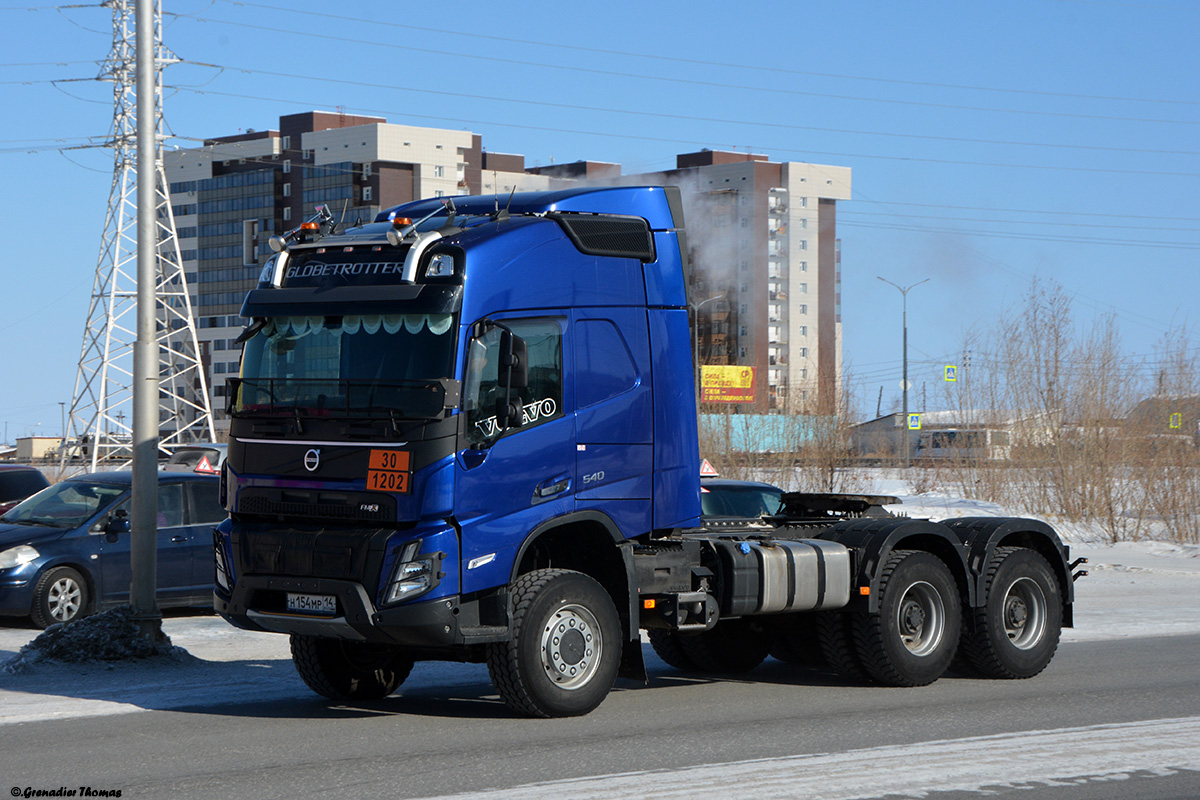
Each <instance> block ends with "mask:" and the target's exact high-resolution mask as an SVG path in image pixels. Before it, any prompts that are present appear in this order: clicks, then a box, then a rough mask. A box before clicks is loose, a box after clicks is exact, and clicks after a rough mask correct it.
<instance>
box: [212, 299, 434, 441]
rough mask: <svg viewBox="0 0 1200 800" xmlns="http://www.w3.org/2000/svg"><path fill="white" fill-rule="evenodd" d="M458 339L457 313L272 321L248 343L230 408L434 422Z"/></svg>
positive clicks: (235, 409)
mask: <svg viewBox="0 0 1200 800" xmlns="http://www.w3.org/2000/svg"><path fill="white" fill-rule="evenodd" d="M454 339H455V337H454V316H453V315H452V314H374V315H366V314H364V315H352V314H347V315H345V316H326V317H274V318H271V319H268V320H267V321H266V324H265V325H264V326H263V327H262V329H261V330H259V331H258V332H257V333H256V334H255V335H254V336H253V337H251V338H250V339H249V340H248V341H247V342H246V349H245V352H244V354H243V357H242V375H241V378H240V380H239V381H238V384H237V394H236V396H235V402H234V407H233V410H234V413H235V414H253V413H278V412H281V411H282V412H285V413H303V414H305V415H309V416H331V415H334V414H361V413H367V412H371V411H384V412H387V413H395V414H396V415H397V416H400V417H409V418H429V417H434V416H437V415H438V414H440V413H441V412H442V411H443V410H444V402H445V387H444V385H443V383H442V381H443V380H444V379H449V378H451V377H453V374H454V373H453V369H454Z"/></svg>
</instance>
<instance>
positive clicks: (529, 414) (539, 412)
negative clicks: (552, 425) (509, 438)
mask: <svg viewBox="0 0 1200 800" xmlns="http://www.w3.org/2000/svg"><path fill="white" fill-rule="evenodd" d="M556 411H558V404H557V403H555V402H554V398H552V397H547V398H546V399H544V400H534V401H533V402H532V403H527V404H526V405H524V406H522V407H521V424H522V425H528V424H529V423H531V422H537V421H538V420H539V419H541V418H542V417H552V416H554V413H555V412H556ZM475 427H476V428H478V429H479V432H480V433H482V434H483V435H484V436H495V435H496V434H497V433H499V432H500V429H499V426H498V425H497V423H496V418H495V417H488V418H487V419H481V420H479V422H476V423H475Z"/></svg>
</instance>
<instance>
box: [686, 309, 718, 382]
mask: <svg viewBox="0 0 1200 800" xmlns="http://www.w3.org/2000/svg"><path fill="white" fill-rule="evenodd" d="M724 297H725V295H723V294H715V295H713V296H712V297H710V298H708V299H707V300H701V301H700V302H699V303H688V305H689V306H691V307H692V359H693V360H694V361H695V364H696V398H697V403H699V398H700V309H701V308H703V307H704V306H706V305H708V304H709V303H711V302H712V301H714V300H721V299H722V298H724Z"/></svg>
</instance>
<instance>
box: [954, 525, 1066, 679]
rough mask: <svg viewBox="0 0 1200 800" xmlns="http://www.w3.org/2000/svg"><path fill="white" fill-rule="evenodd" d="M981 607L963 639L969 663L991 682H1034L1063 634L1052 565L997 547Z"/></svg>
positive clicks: (1030, 553)
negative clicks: (1014, 680) (1004, 679)
mask: <svg viewBox="0 0 1200 800" xmlns="http://www.w3.org/2000/svg"><path fill="white" fill-rule="evenodd" d="M985 589H986V594H985V596H984V597H985V600H984V605H983V606H982V607H981V608H978V609H976V610H975V613H974V614H973V615H972V617H971V619H970V621H969V622H970V625H969V627H968V629H967V631H966V634H965V637H966V638H964V639H963V644H962V648H963V653H964V655H965V656H966V657H967V660H968V662H969V663H970V664H971V666H972V667H974V668H975V669H976V670H978V671H979V672H980V673H981V674H982V675H984V676H986V677H989V678H1032V677H1033V676H1034V675H1037V674H1038V673H1039V672H1041V671H1042V670H1044V669H1045V668H1046V665H1047V664H1049V663H1050V659H1052V658H1053V657H1054V651H1055V650H1057V649H1058V639H1059V635H1060V634H1061V632H1062V607H1063V604H1062V593H1061V592H1060V591H1059V586H1058V580H1057V579H1056V578H1055V577H1054V573H1053V572H1051V571H1050V565H1049V564H1048V563H1046V559H1045V558H1043V557H1042V556H1041V555H1040V554H1039V553H1037V552H1035V551H1033V550H1029V549H1026V548H1023V547H998V548H996V552H995V553H994V554H993V555H992V558H991V560H990V561H989V562H988V570H987V583H986V587H985Z"/></svg>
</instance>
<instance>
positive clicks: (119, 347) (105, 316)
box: [62, 0, 216, 470]
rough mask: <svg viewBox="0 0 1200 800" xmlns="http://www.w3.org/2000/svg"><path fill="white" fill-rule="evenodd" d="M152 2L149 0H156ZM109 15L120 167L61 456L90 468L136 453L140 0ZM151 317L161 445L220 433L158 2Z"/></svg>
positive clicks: (170, 58) (106, 68)
mask: <svg viewBox="0 0 1200 800" xmlns="http://www.w3.org/2000/svg"><path fill="white" fill-rule="evenodd" d="M152 1H153V0H143V2H152ZM104 5H105V6H107V7H109V8H111V9H112V12H113V39H112V52H111V53H110V54H109V56H108V59H107V60H106V61H105V63H104V65H103V66H102V68H101V72H100V79H101V80H107V81H111V82H112V85H113V130H112V141H111V143H110V146H111V147H112V149H113V156H114V159H115V161H114V166H113V179H112V188H111V190H110V192H109V196H108V211H107V213H106V214H105V221H104V233H103V234H102V236H101V239H100V257H99V260H98V261H97V263H96V279H95V282H94V283H93V286H92V298H91V305H90V308H89V309H88V318H87V325H86V327H85V328H84V331H83V348H82V350H81V352H80V356H79V370H78V372H77V373H76V377H75V393H74V395H73V399H72V401H71V412H70V431H71V435H72V437H73V439H74V441H75V443H77V445H78V446H77V447H68V446H67V445H66V443H64V447H63V451H62V452H63V459H64V461H65V460H66V459H67V458H68V457H69V456H70V455H72V454H78V455H82V456H83V457H84V458H86V459H87V460H89V461H90V462H91V468H92V469H93V470H94V469H96V468H97V467H99V466H102V465H104V466H107V465H112V464H116V463H120V462H124V461H128V460H129V458H130V444H131V442H132V433H133V428H132V426H133V414H132V413H131V409H132V396H133V348H134V344H135V343H136V341H137V149H136V139H137V119H136V100H137V95H136V54H135V42H134V33H135V16H134V10H135V6H134V0H106V2H105V3H104ZM154 53H155V68H154V109H155V132H156V135H155V164H156V168H155V184H156V189H155V215H154V217H155V226H154V227H155V231H156V239H157V248H156V258H155V261H156V268H155V314H156V317H157V326H156V328H157V330H156V334H155V342H156V345H157V350H158V388H159V392H158V397H159V412H158V418H159V449H160V450H161V451H163V452H165V453H169V452H170V451H171V450H172V449H173V448H174V447H177V446H179V445H182V444H188V443H189V442H195V441H201V440H207V441H212V440H214V439H215V436H216V433H215V430H214V427H213V418H212V408H211V407H210V405H209V400H208V385H207V378H206V376H205V372H204V367H203V364H202V363H201V360H200V346H199V342H198V340H197V337H196V323H195V318H194V317H193V316H192V303H191V298H190V297H189V296H188V291H187V281H186V278H185V275H184V272H183V259H182V257H181V255H180V252H179V239H178V238H177V236H176V234H175V216H174V214H173V213H172V210H171V199H170V193H169V188H168V185H167V178H166V171H165V170H164V169H163V159H162V141H163V117H162V68H163V66H165V65H167V64H172V63H176V62H177V61H178V59H177V58H175V56H174V54H173V53H171V52H170V50H168V49H167V48H166V47H164V46H163V44H162V5H161V0H159V2H156V3H155V9H154Z"/></svg>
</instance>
